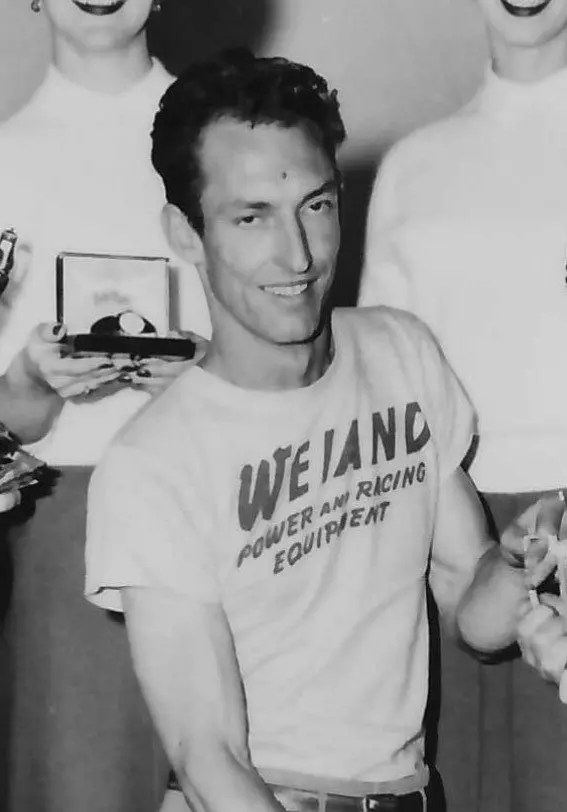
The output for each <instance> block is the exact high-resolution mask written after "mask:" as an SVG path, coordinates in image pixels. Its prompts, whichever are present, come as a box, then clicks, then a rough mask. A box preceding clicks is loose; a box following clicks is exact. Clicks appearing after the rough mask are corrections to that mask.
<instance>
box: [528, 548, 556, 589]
mask: <svg viewBox="0 0 567 812" xmlns="http://www.w3.org/2000/svg"><path fill="white" fill-rule="evenodd" d="M556 567H557V558H556V556H555V553H554V551H553V550H548V551H547V553H546V554H545V557H544V559H543V561H540V562H539V563H536V564H534V563H532V562H531V561H530V562H529V563H528V561H527V560H526V571H527V583H528V586H531V587H537V586H539V585H540V584H542V583H543V582H544V581H545V579H546V578H547V577H548V575H551V573H552V572H553V571H554V570H555V568H556Z"/></svg>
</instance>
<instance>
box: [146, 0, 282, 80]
mask: <svg viewBox="0 0 567 812" xmlns="http://www.w3.org/2000/svg"><path fill="white" fill-rule="evenodd" d="M275 2H276V0H229V2H227V0H206V2H204V3H203V2H198V1H197V0H162V4H163V5H162V9H161V11H160V12H159V13H156V14H154V15H153V16H152V18H151V21H150V26H149V32H148V37H149V44H150V50H151V52H152V53H153V54H155V55H156V56H157V57H159V59H161V61H162V62H163V63H164V65H165V66H166V68H167V69H168V70H169V71H170V72H171V73H173V74H176V75H178V74H179V73H181V71H183V70H184V68H186V67H187V65H189V64H190V63H191V62H195V61H199V60H201V59H206V58H208V57H210V56H212V55H213V54H214V53H216V52H217V51H219V50H221V49H223V48H234V47H239V46H246V47H248V48H250V49H251V50H252V51H259V50H260V49H261V46H262V44H263V42H264V39H265V36H266V33H267V32H268V31H269V30H270V27H271V24H272V21H273V18H274V6H275Z"/></svg>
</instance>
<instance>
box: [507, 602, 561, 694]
mask: <svg viewBox="0 0 567 812" xmlns="http://www.w3.org/2000/svg"><path fill="white" fill-rule="evenodd" d="M540 601H541V604H540V605H539V606H536V607H535V608H530V609H529V611H526V612H525V614H524V615H523V616H522V618H521V619H520V622H519V624H518V643H519V645H520V649H521V652H522V657H523V658H524V660H525V661H526V662H527V663H528V665H531V666H532V668H535V669H536V671H537V672H538V673H539V674H540V675H541V676H542V677H543V678H544V679H545V680H548V681H550V682H555V683H556V684H557V685H560V684H561V682H562V678H563V675H564V673H565V669H566V668H567V624H566V621H565V616H564V612H565V608H564V607H563V605H562V603H563V602H562V601H561V599H560V598H557V597H556V596H555V595H541V596H540ZM561 698H562V699H563V700H564V701H565V698H564V697H563V696H562V697H561Z"/></svg>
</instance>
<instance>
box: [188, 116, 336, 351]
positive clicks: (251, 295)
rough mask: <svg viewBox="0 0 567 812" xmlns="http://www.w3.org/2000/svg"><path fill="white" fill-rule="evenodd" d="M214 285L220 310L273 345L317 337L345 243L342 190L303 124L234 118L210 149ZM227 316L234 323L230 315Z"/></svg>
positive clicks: (209, 248) (214, 130)
mask: <svg viewBox="0 0 567 812" xmlns="http://www.w3.org/2000/svg"><path fill="white" fill-rule="evenodd" d="M200 157H201V167H202V172H203V178H204V189H203V193H202V197H201V206H202V211H203V217H204V223H205V230H204V236H203V239H202V242H203V248H204V256H205V264H206V268H205V270H206V276H207V283H208V286H209V288H210V292H211V294H212V297H213V307H212V311H211V312H212V314H213V328H214V327H215V323H214V322H215V317H216V318H217V319H219V320H223V321H224V326H225V327H227V326H228V327H229V329H231V328H234V329H235V332H234V334H235V337H237V336H238V333H239V330H242V329H244V330H245V331H246V332H247V333H248V334H249V335H253V336H255V337H256V338H257V339H260V340H261V341H265V342H268V343H270V344H278V345H282V344H295V343H303V342H306V341H309V340H310V339H312V338H313V337H314V334H315V332H316V331H317V328H318V327H319V325H320V321H321V312H322V307H323V303H324V301H325V297H326V295H327V293H328V291H329V288H330V285H331V282H332V279H333V273H334V268H335V259H336V255H337V251H338V247H339V238H340V235H339V215H338V189H337V181H336V178H335V176H334V173H333V169H332V167H331V165H330V163H329V160H328V158H327V156H326V155H325V153H324V151H323V149H322V148H321V147H320V146H319V145H318V144H317V143H316V141H315V140H314V139H313V138H312V137H310V136H309V135H308V134H307V133H306V132H305V131H304V130H303V129H302V128H300V127H291V128H283V127H280V126H278V125H275V124H259V125H256V126H254V127H253V126H251V125H250V124H248V123H242V122H238V121H235V120H234V119H230V118H226V119H222V120H220V121H217V122H215V123H213V124H211V125H209V127H208V128H207V129H206V130H205V132H204V136H203V143H202V148H201V156H200ZM227 320H228V322H229V323H227Z"/></svg>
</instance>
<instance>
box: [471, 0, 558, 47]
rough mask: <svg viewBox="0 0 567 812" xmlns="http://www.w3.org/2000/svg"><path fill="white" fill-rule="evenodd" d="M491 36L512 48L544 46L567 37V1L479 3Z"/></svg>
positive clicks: (487, 0) (494, 0) (482, 0)
mask: <svg viewBox="0 0 567 812" xmlns="http://www.w3.org/2000/svg"><path fill="white" fill-rule="evenodd" d="M477 2H478V4H479V6H480V8H481V10H482V12H483V14H484V17H485V20H486V22H487V24H488V29H489V32H490V35H491V37H492V38H493V39H494V40H496V41H499V42H502V43H504V44H506V45H509V46H518V47H522V48H530V47H536V48H537V47H539V46H544V45H546V44H547V43H549V42H551V41H553V40H556V39H559V38H561V37H567V0H477Z"/></svg>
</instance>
